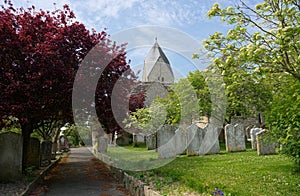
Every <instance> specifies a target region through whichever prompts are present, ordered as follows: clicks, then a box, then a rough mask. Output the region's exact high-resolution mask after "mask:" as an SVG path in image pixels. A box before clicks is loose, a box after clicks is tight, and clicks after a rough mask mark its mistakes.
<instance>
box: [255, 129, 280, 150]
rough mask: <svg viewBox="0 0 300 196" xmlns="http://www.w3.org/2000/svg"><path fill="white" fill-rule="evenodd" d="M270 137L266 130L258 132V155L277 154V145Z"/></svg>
mask: <svg viewBox="0 0 300 196" xmlns="http://www.w3.org/2000/svg"><path fill="white" fill-rule="evenodd" d="M269 139H270V135H269V133H268V132H267V131H266V130H261V131H260V132H258V133H257V134H256V140H257V154H258V155H269V154H276V149H275V147H276V145H275V143H272V142H270V141H269Z"/></svg>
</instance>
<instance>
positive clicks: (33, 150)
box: [26, 138, 40, 168]
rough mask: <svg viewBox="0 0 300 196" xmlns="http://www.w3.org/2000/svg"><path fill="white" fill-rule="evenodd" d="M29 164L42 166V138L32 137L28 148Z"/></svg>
mask: <svg viewBox="0 0 300 196" xmlns="http://www.w3.org/2000/svg"><path fill="white" fill-rule="evenodd" d="M28 152H29V153H28V158H27V164H26V165H28V166H35V167H37V168H39V167H40V140H39V139H37V138H30V141H29V149H28Z"/></svg>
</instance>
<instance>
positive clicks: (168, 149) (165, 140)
mask: <svg viewBox="0 0 300 196" xmlns="http://www.w3.org/2000/svg"><path fill="white" fill-rule="evenodd" d="M174 135H175V130H174V127H173V126H168V125H164V126H162V127H161V128H160V129H159V130H158V132H157V146H158V148H157V151H158V157H159V158H172V157H175V156H176V149H175V138H174Z"/></svg>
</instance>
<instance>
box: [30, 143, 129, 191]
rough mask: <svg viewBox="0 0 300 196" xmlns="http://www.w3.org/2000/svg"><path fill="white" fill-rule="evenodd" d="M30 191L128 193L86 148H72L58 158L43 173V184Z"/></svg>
mask: <svg viewBox="0 0 300 196" xmlns="http://www.w3.org/2000/svg"><path fill="white" fill-rule="evenodd" d="M30 195H32V196H39V195H49V196H51V195H53V196H56V195H72V196H75V195H78V196H79V195H89V196H90V195H91V196H94V195H95V196H127V195H130V194H129V193H128V191H127V190H126V189H124V188H123V187H122V186H121V184H119V183H118V182H117V180H116V179H115V178H114V177H113V175H112V173H111V172H110V170H109V169H108V168H107V167H106V166H105V165H104V164H103V163H102V162H100V161H99V160H98V159H96V158H94V156H93V155H92V154H91V152H90V151H89V150H88V149H87V148H72V149H71V153H70V154H69V155H68V156H66V157H64V158H62V160H61V162H60V163H59V164H58V165H57V166H56V167H55V168H53V169H52V170H51V171H50V172H49V173H48V175H46V176H45V177H44V182H43V184H41V185H40V186H39V187H38V188H37V189H35V190H34V191H33V192H31V194H30Z"/></svg>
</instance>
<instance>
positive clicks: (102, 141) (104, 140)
mask: <svg viewBox="0 0 300 196" xmlns="http://www.w3.org/2000/svg"><path fill="white" fill-rule="evenodd" d="M108 140H109V139H108V137H106V136H102V137H99V139H98V149H97V150H98V152H100V153H104V152H107V147H108Z"/></svg>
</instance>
